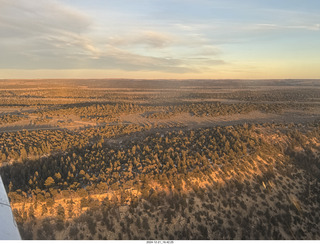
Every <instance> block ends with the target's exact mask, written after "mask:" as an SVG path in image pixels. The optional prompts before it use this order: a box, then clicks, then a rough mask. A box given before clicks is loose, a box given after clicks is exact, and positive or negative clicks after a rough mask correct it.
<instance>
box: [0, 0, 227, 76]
mask: <svg viewBox="0 0 320 244" xmlns="http://www.w3.org/2000/svg"><path fill="white" fill-rule="evenodd" d="M0 6H1V8H0V33H1V39H0V49H1V55H0V68H1V69H30V70H39V69H55V70H58V69H61V70H62V69H106V70H108V69H120V70H126V71H162V72H168V73H190V72H193V73H197V72H199V70H201V68H202V66H204V65H221V64H224V61H222V60H220V59H217V58H213V59H211V58H210V57H212V56H216V55H217V53H218V49H217V48H215V47H213V46H210V45H203V44H208V43H206V40H204V39H203V38H201V36H194V35H193V36H192V38H191V37H190V38H185V37H187V36H185V35H180V34H177V35H176V34H175V33H174V32H172V30H171V29H170V30H169V31H168V32H166V31H161V30H157V28H154V30H153V29H152V28H149V29H148V28H143V29H142V30H139V31H132V32H131V33H130V32H129V33H128V34H121V33H124V31H125V30H123V29H122V30H119V32H118V34H115V33H114V32H106V33H105V34H104V35H103V36H102V37H101V33H102V32H99V33H94V31H95V27H96V24H97V23H95V22H94V21H95V20H94V18H91V17H90V16H88V15H87V14H85V13H83V12H81V11H79V10H77V9H75V8H72V7H70V6H67V5H65V4H63V3H61V2H57V1H54V0H37V1H30V0H15V1H12V0H0ZM106 14H107V13H106ZM107 29H108V27H104V30H107ZM95 34H99V39H98V38H96V37H95ZM191 34H192V33H191ZM185 39H188V40H185ZM178 49H179V50H180V52H181V53H179V52H176V51H177V50H178ZM189 53H190V55H191V56H193V57H194V58H195V59H188V58H186V55H188V54H189ZM201 57H206V59H201ZM196 58H198V59H196Z"/></svg>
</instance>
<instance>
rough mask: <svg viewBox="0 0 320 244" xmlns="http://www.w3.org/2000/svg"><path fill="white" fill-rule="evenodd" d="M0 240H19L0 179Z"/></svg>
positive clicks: (15, 224)
mask: <svg viewBox="0 0 320 244" xmlns="http://www.w3.org/2000/svg"><path fill="white" fill-rule="evenodd" d="M0 240H21V237H20V233H19V229H18V226H17V223H16V221H15V219H14V216H13V214H12V210H11V206H10V202H9V199H8V196H7V193H6V190H5V188H4V185H3V182H2V179H1V177H0Z"/></svg>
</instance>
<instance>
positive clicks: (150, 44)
mask: <svg viewBox="0 0 320 244" xmlns="http://www.w3.org/2000/svg"><path fill="white" fill-rule="evenodd" d="M173 42H174V39H173V37H172V36H171V35H169V34H165V33H161V32H156V31H143V32H139V33H135V34H131V35H125V34H124V35H121V36H119V35H117V36H112V37H109V38H108V43H109V44H110V45H114V46H122V47H125V46H129V47H130V46H144V47H147V48H164V47H167V46H169V45H170V44H172V43H173Z"/></svg>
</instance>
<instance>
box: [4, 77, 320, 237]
mask: <svg viewBox="0 0 320 244" xmlns="http://www.w3.org/2000/svg"><path fill="white" fill-rule="evenodd" d="M0 87H1V89H0V104H1V105H0V165H1V169H0V172H1V177H2V179H3V182H4V185H5V187H6V190H7V192H8V196H9V198H10V202H11V207H12V209H13V213H14V215H15V219H16V222H17V224H18V227H19V230H20V234H21V237H22V238H23V239H72V240H73V239H111V240H117V239H125V240H135V239H138V240H141V239H148V240H149V239H156V240H161V239H166V240H167V239H170V240H173V239H179V240H193V239H211V240H212V239H277V240H278V239H319V238H320V236H319V233H320V225H319V223H320V211H319V209H320V208H319V207H320V200H319V198H320V192H319V179H320V160H319V153H320V120H319V119H320V82H319V81H318V80H259V81H240V80H225V81H218V80H183V81H181V80H10V81H9V80H2V81H0Z"/></svg>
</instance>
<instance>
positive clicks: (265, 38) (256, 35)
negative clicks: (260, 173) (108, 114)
mask: <svg viewBox="0 0 320 244" xmlns="http://www.w3.org/2000/svg"><path fill="white" fill-rule="evenodd" d="M319 67H320V1H319V0H281V1H279V0H241V1H240V0H219V1H218V0H161V1H160V0H134V1H133V0H36V1H32V0H14V1H12V0H0V79H17V78H19V79H20V78H27V79H38V78H135V79H159V78H160V79H164V78H165V79H303V78H306V79H318V78H320V68H319Z"/></svg>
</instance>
